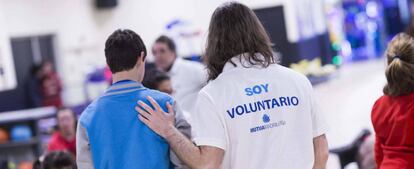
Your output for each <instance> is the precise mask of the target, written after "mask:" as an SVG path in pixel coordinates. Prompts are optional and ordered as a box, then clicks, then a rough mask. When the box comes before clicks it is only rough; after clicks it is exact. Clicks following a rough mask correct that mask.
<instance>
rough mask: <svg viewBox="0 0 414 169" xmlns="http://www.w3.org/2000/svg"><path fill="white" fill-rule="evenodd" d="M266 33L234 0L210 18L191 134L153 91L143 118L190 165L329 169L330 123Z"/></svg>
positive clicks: (142, 106) (236, 168) (143, 107)
mask: <svg viewBox="0 0 414 169" xmlns="http://www.w3.org/2000/svg"><path fill="white" fill-rule="evenodd" d="M271 45H272V44H271V41H270V38H269V36H268V35H267V33H266V30H265V29H264V27H263V26H262V24H261V22H260V21H259V19H258V18H257V16H256V15H255V14H254V12H253V11H252V10H251V9H249V8H248V7H247V6H245V5H243V4H240V3H237V2H229V3H225V4H223V5H221V6H220V7H218V8H217V9H216V10H215V11H214V13H213V16H212V18H211V21H210V27H209V32H208V38H207V47H206V51H205V59H206V63H207V70H208V73H209V83H208V84H207V85H206V86H205V87H204V88H203V89H202V90H201V91H200V92H199V94H198V98H197V103H196V105H195V107H196V110H195V112H194V113H193V114H191V120H192V121H191V124H192V125H193V133H192V134H193V136H192V140H193V142H194V143H193V142H192V141H190V140H189V139H187V138H186V137H184V136H183V135H182V134H180V133H179V132H178V130H177V129H175V128H174V127H173V126H174V116H173V114H174V111H173V109H172V108H171V106H169V105H167V107H169V111H168V113H165V112H164V111H162V109H161V107H160V105H159V104H158V103H156V102H155V101H153V100H152V99H151V98H149V100H150V101H151V100H152V101H151V104H152V107H153V108H152V107H151V106H149V105H147V104H145V103H143V102H138V104H139V107H138V106H137V107H136V110H137V111H138V113H139V114H140V116H139V118H140V120H141V121H142V122H144V123H145V124H146V125H147V126H149V127H150V128H151V129H152V130H154V131H155V132H156V133H157V134H159V135H160V136H161V137H163V138H164V139H166V140H167V142H168V143H169V144H170V147H171V148H172V150H173V151H174V152H175V153H176V154H177V155H178V157H179V158H180V159H181V160H182V161H184V162H185V163H186V164H187V165H188V166H189V167H191V168H224V169H229V168H233V169H253V168H254V169H256V168H260V169H311V168H313V169H324V168H325V165H326V161H327V156H328V146H327V141H326V138H325V132H326V129H327V127H326V124H325V122H324V120H323V118H322V117H321V112H320V110H319V109H318V107H317V106H316V103H315V98H314V97H313V94H312V93H313V89H312V86H311V84H310V83H309V80H308V79H307V78H306V77H305V76H303V75H301V74H299V73H296V72H294V71H292V70H290V69H288V68H285V67H283V66H280V65H278V64H277V57H275V55H274V53H273V51H272V48H271Z"/></svg>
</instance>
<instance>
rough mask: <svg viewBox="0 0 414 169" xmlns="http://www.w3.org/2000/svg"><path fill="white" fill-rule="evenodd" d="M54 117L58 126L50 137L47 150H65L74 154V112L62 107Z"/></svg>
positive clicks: (75, 122) (75, 121)
mask: <svg viewBox="0 0 414 169" xmlns="http://www.w3.org/2000/svg"><path fill="white" fill-rule="evenodd" d="M56 119H57V124H58V126H57V130H56V131H55V132H54V133H53V135H52V138H51V139H50V142H49V145H48V151H49V152H53V151H67V152H69V153H71V155H72V156H76V137H75V136H76V124H77V120H76V119H77V117H76V114H75V113H74V112H73V111H72V110H71V109H68V108H63V109H60V110H59V111H58V112H57V115H56Z"/></svg>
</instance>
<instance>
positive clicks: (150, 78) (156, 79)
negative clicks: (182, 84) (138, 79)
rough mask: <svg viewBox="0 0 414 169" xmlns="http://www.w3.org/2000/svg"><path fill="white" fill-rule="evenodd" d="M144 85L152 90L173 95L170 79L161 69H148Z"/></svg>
mask: <svg viewBox="0 0 414 169" xmlns="http://www.w3.org/2000/svg"><path fill="white" fill-rule="evenodd" d="M142 84H143V85H144V86H145V87H148V88H150V89H154V90H159V91H161V92H164V93H167V94H169V95H171V94H173V88H172V84H171V79H170V77H169V76H168V75H167V73H165V72H163V71H161V70H159V69H147V70H146V71H145V76H144V81H142Z"/></svg>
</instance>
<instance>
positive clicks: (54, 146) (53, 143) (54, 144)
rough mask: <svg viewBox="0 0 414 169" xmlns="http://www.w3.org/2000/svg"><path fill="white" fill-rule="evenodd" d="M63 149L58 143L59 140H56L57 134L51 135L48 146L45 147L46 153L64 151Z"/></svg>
mask: <svg viewBox="0 0 414 169" xmlns="http://www.w3.org/2000/svg"><path fill="white" fill-rule="evenodd" d="M64 149H65V147H64V146H63V144H62V143H61V142H60V140H59V139H58V138H57V133H54V134H53V135H52V138H51V139H50V141H49V144H48V145H47V151H48V152H51V151H59V150H64Z"/></svg>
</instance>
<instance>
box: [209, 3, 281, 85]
mask: <svg viewBox="0 0 414 169" xmlns="http://www.w3.org/2000/svg"><path fill="white" fill-rule="evenodd" d="M271 46H272V44H271V42H270V38H269V36H268V34H267V33H266V30H265V29H264V28H263V25H262V24H261V22H260V21H259V19H258V18H257V16H256V14H254V12H253V11H252V10H251V9H249V8H248V7H247V6H245V5H243V4H240V3H237V2H228V3H224V4H223V5H221V6H219V7H218V8H217V9H216V10H215V11H214V13H213V15H212V17H211V21H210V26H209V31H208V37H207V47H206V51H205V59H206V60H205V61H206V63H207V69H208V76H209V77H208V79H209V80H214V79H216V78H217V77H218V76H219V75H220V73H221V72H222V71H223V67H224V65H225V64H226V63H227V62H229V61H230V62H231V58H233V57H234V56H237V55H240V54H242V57H244V59H246V60H247V61H248V62H249V63H250V64H251V65H259V66H262V67H268V66H269V65H270V64H273V63H276V62H277V61H276V59H275V58H274V56H273V52H272V47H271ZM255 53H260V54H262V55H263V56H264V57H262V56H258V55H255ZM240 59H241V58H240ZM231 63H232V64H233V65H235V64H234V63H233V62H231ZM235 66H236V65H235Z"/></svg>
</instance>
